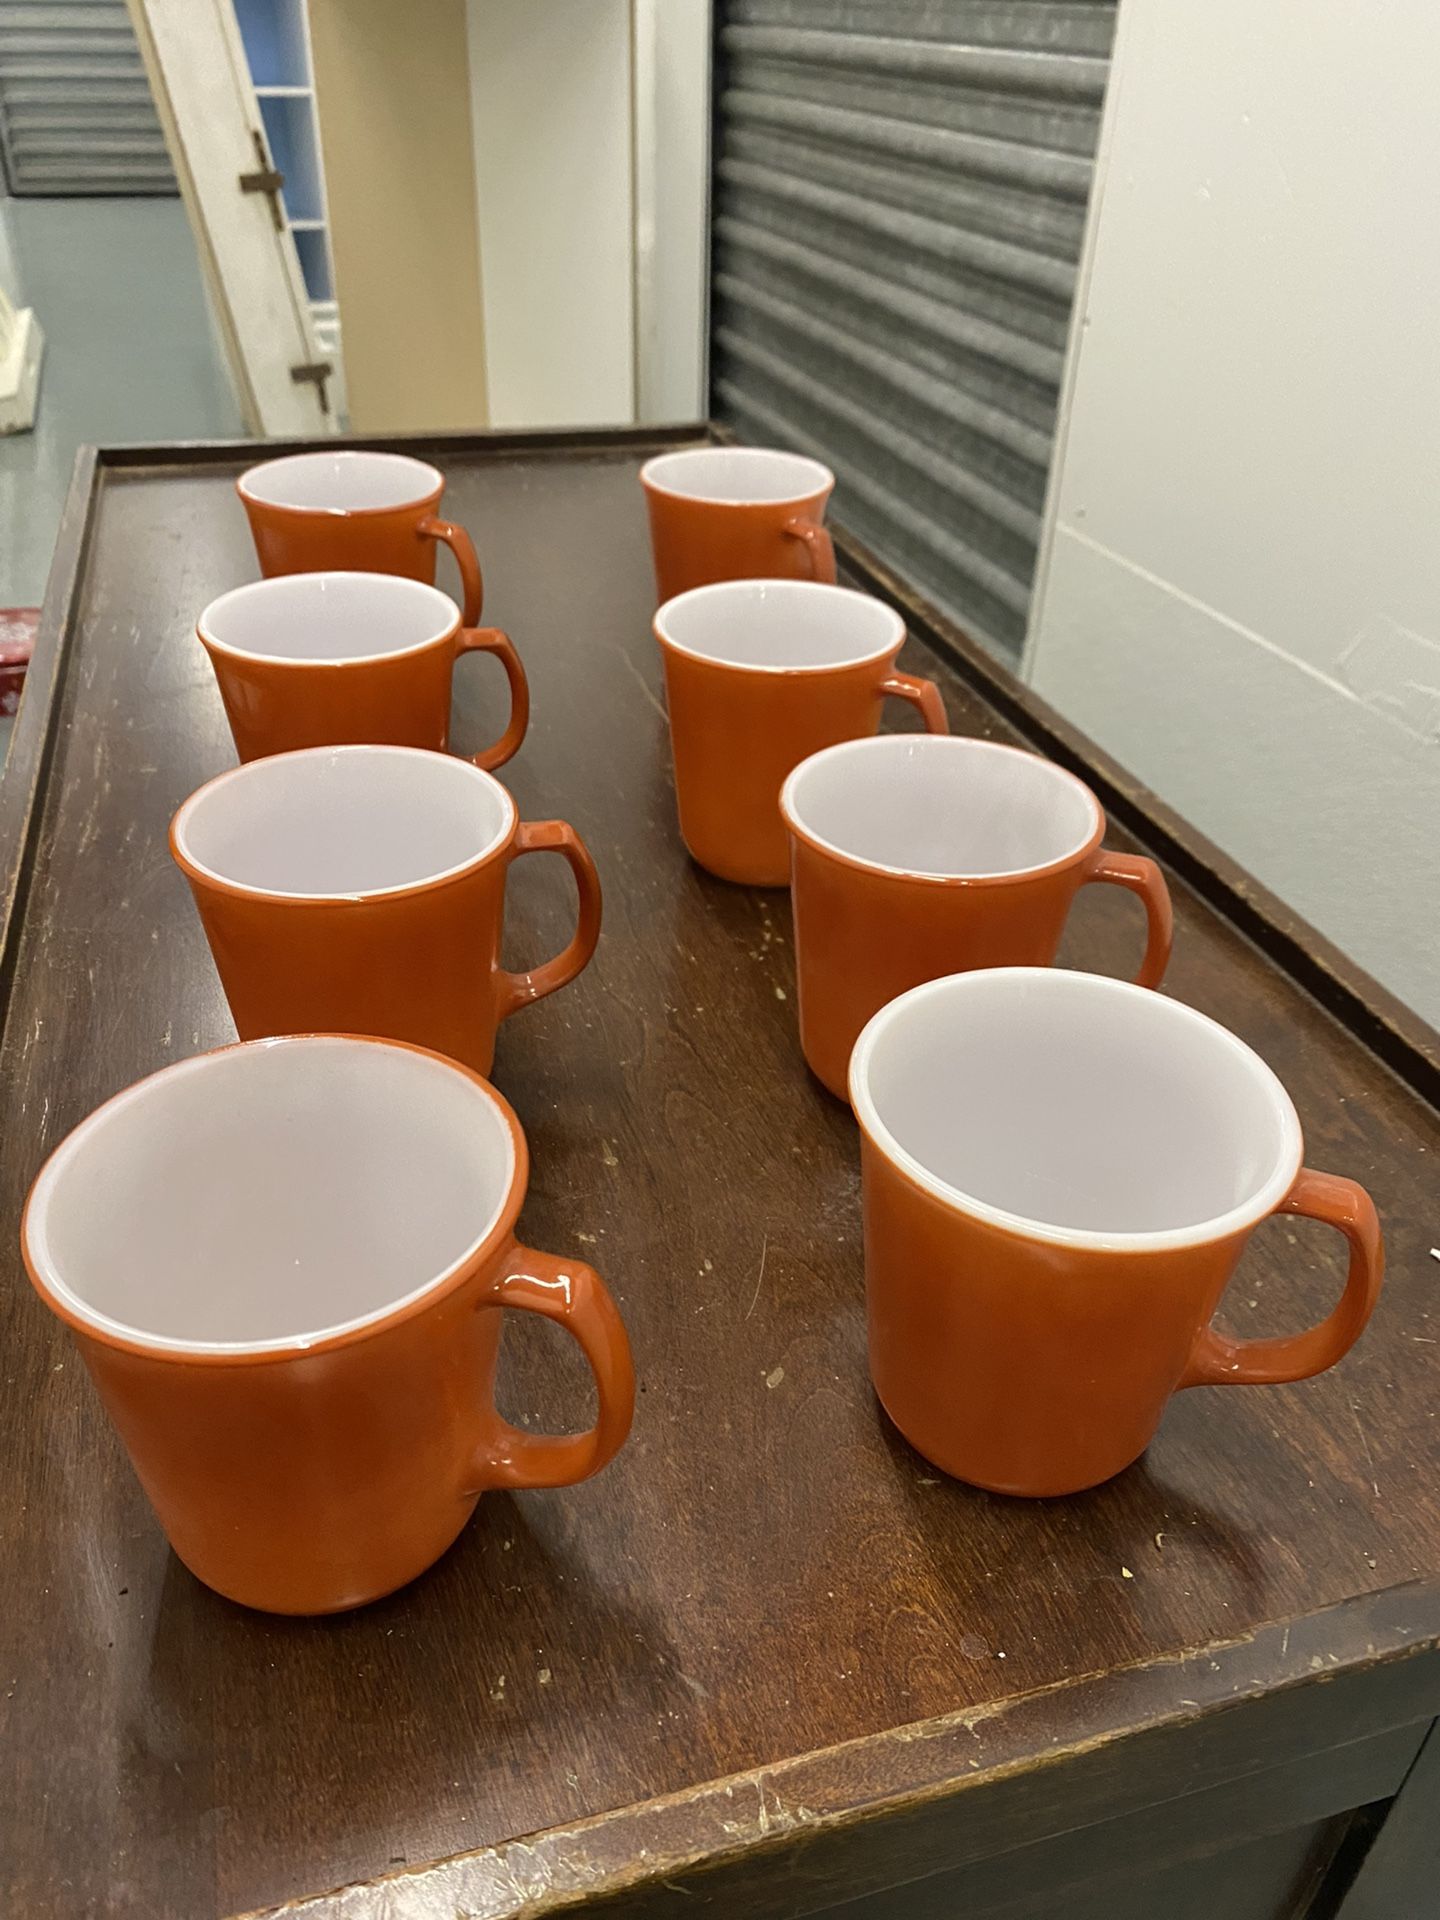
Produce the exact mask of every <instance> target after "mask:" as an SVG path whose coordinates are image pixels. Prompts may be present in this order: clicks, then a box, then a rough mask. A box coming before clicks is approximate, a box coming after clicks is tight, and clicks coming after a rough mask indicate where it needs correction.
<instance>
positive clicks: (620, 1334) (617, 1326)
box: [466, 1243, 635, 1495]
mask: <svg viewBox="0 0 1440 1920" xmlns="http://www.w3.org/2000/svg"><path fill="white" fill-rule="evenodd" d="M511 1260H512V1261H513V1264H512V1265H509V1266H508V1267H507V1269H506V1270H504V1271H502V1273H501V1276H500V1278H498V1279H497V1280H495V1281H494V1282H493V1283H492V1284H491V1287H490V1291H489V1292H488V1293H487V1294H486V1295H485V1297H484V1298H483V1299H482V1300H481V1301H480V1302H479V1303H478V1305H477V1307H476V1311H477V1312H480V1313H483V1312H485V1311H486V1310H487V1309H492V1308H496V1307H516V1308H518V1309H519V1310H520V1311H521V1312H522V1313H538V1314H542V1315H543V1316H544V1318H545V1319H547V1320H554V1321H557V1322H558V1323H559V1325H561V1326H562V1327H564V1329H565V1331H566V1332H567V1333H568V1334H570V1335H571V1336H572V1337H573V1338H574V1339H575V1340H577V1341H578V1342H579V1344H580V1348H581V1350H582V1352H583V1353H584V1355H585V1358H586V1359H587V1360H588V1361H589V1362H590V1371H591V1372H592V1373H593V1374H594V1376H595V1395H596V1399H597V1401H598V1403H599V1417H598V1418H597V1420H596V1422H595V1425H594V1426H593V1427H591V1428H590V1430H589V1431H588V1432H587V1433H567V1434H553V1433H523V1432H522V1431H521V1430H520V1428H519V1427H512V1426H511V1424H510V1422H509V1421H508V1420H503V1419H502V1418H501V1417H500V1415H499V1414H498V1413H497V1414H494V1415H493V1421H492V1423H490V1424H489V1425H488V1430H487V1432H486V1435H485V1437H484V1439H483V1440H482V1441H481V1443H480V1446H479V1448H478V1449H477V1451H476V1453H475V1456H474V1458H473V1459H472V1461H471V1462H470V1469H469V1482H470V1484H469V1485H468V1486H467V1487H466V1493H467V1495H468V1494H472V1493H484V1492H486V1491H487V1490H489V1489H491V1488H495V1487H573V1486H574V1485H576V1483H577V1482H578V1481H581V1480H588V1479H589V1478H590V1476H591V1474H592V1473H598V1472H599V1471H600V1469H601V1468H602V1467H603V1466H605V1465H606V1464H607V1462H609V1461H610V1460H612V1459H613V1458H614V1457H615V1455H616V1454H617V1453H618V1452H619V1451H620V1448H621V1447H622V1446H623V1445H624V1442H625V1436H626V1435H627V1434H628V1433H629V1431H630V1420H631V1416H632V1415H633V1413H634V1411H635V1369H634V1365H633V1363H632V1361H631V1358H630V1342H629V1339H628V1338H627V1337H626V1333H625V1325H624V1322H623V1321H622V1320H621V1318H620V1311H619V1308H618V1307H617V1306H616V1305H615V1302H614V1301H613V1300H612V1299H611V1298H610V1295H609V1293H608V1292H607V1291H606V1289H605V1283H604V1281H603V1280H602V1279H601V1278H600V1276H599V1274H598V1273H596V1272H595V1270H594V1268H593V1267H587V1266H586V1265H585V1263H584V1261H583V1260H560V1259H557V1257H556V1256H555V1255H554V1254H553V1253H537V1252H536V1251H535V1250H534V1249H533V1248H532V1247H522V1246H520V1245H519V1244H518V1243H517V1244H516V1245H515V1246H514V1247H513V1248H512V1250H511Z"/></svg>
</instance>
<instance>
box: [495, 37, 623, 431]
mask: <svg viewBox="0 0 1440 1920" xmlns="http://www.w3.org/2000/svg"><path fill="white" fill-rule="evenodd" d="M469 29H470V90H471V100H472V105H473V138H474V146H475V178H476V196H477V201H478V206H479V215H480V281H481V301H482V305H483V307H484V312H485V366H486V377H487V382H488V386H489V393H490V421H491V425H492V426H497V427H546V426H572V425H592V426H596V425H599V426H610V425H614V424H617V423H622V422H626V421H629V420H632V419H633V418H634V415H635V332H634V275H635V238H634V224H633V219H632V202H631V108H630V5H629V0H469Z"/></svg>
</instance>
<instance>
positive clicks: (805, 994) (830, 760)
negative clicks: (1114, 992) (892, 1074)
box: [780, 734, 1172, 1099]
mask: <svg viewBox="0 0 1440 1920" xmlns="http://www.w3.org/2000/svg"><path fill="white" fill-rule="evenodd" d="M780 805H781V811H782V813H783V814H784V816H785V824H786V826H787V828H788V829H789V833H790V850H791V904H792V908H793V911H794V916H795V971H796V976H797V984H798V999H799V1016H800V1044H801V1047H802V1049H803V1051H804V1054H805V1059H806V1061H807V1062H808V1064H809V1066H810V1070H811V1072H812V1073H814V1074H815V1075H816V1077H817V1078H818V1079H819V1080H821V1081H822V1082H823V1083H824V1085H825V1086H827V1087H828V1088H829V1089H830V1091H831V1092H832V1093H835V1094H839V1095H840V1096H841V1098H842V1099H843V1097H844V1095H845V1088H846V1074H847V1070H848V1068H849V1063H850V1050H851V1048H852V1047H853V1046H854V1044H855V1041H856V1039H857V1038H858V1036H859V1033H860V1029H861V1028H862V1027H863V1026H864V1025H865V1022H866V1021H867V1020H868V1019H869V1018H870V1016H871V1015H872V1014H873V1013H875V1012H876V1011H877V1010H878V1009H879V1008H880V1007H883V1006H884V1005H885V1003H886V1001H887V1000H893V999H894V998H895V996H896V995H897V994H900V993H904V992H905V990H906V989H907V988H908V987H914V986H918V985H919V984H920V982H921V981H923V980H933V979H935V978H936V977H937V976H938V975H940V974H946V973H958V972H960V971H962V970H964V969H967V968H971V967H1003V966H1022V965H1043V964H1048V963H1049V962H1050V961H1051V960H1053V959H1054V957H1055V952H1056V949H1057V948H1058V946H1059V944H1060V935H1061V933H1062V932H1063V930H1064V926H1065V919H1066V916H1067V914H1068V913H1069V911H1070V904H1071V902H1072V901H1073V900H1074V898H1075V895H1076V894H1077V893H1078V892H1079V890H1080V888H1081V887H1082V886H1084V885H1085V883H1086V882H1087V881H1091V880H1095V881H1105V882H1107V883H1109V884H1110V885H1112V886H1118V887H1126V888H1128V889H1130V891H1131V892H1133V893H1138V894H1139V895H1140V897H1141V899H1142V900H1143V901H1144V903H1145V913H1146V918H1147V923H1148V936H1147V939H1146V945H1145V957H1144V959H1143V960H1142V962H1141V965H1140V972H1139V975H1138V976H1137V979H1138V984H1139V985H1141V986H1145V987H1157V986H1159V984H1160V981H1161V979H1162V978H1163V976H1164V973H1165V966H1166V963H1167V961H1168V960H1169V958H1170V941H1171V934H1172V917H1171V909H1170V895H1169V892H1168V891H1167V889H1166V886H1165V880H1164V877H1163V875H1162V874H1161V872H1160V869H1159V868H1158V867H1157V866H1156V865H1155V862H1154V861H1153V860H1146V859H1143V858H1139V857H1137V856H1135V855H1134V854H1128V853H1112V852H1110V851H1109V850H1108V849H1107V848H1105V847H1104V846H1102V845H1101V841H1102V840H1103V838H1104V834H1105V815H1104V813H1103V812H1102V811H1101V807H1100V802H1099V801H1098V800H1097V799H1096V798H1095V796H1094V794H1093V793H1091V791H1090V789H1089V788H1088V787H1087V786H1086V785H1085V784H1084V782H1083V781H1080V780H1077V779H1076V778H1075V776H1074V774H1072V773H1067V772H1065V770H1064V769H1063V768H1062V767H1057V766H1055V765H1053V764H1052V763H1051V762H1050V761H1048V760H1042V759H1041V758H1040V757H1039V755H1038V754H1033V753H1025V752H1022V751H1021V750H1020V749H1019V748H1018V747H1005V746H1000V745H997V744H996V743H995V742H993V741H989V740H972V739H966V738H960V737H955V738H947V739H932V738H926V737H925V736H923V735H917V734H889V735H885V736H884V737H882V738H880V739H875V740H858V741H854V742H851V743H850V744H848V745H845V746H837V747H830V748H828V749H827V750H826V751H825V752H824V753H818V754H815V755H814V756H813V757H812V758H811V759H809V760H806V761H805V762H803V764H802V765H800V766H799V767H797V768H796V769H795V771H794V773H792V774H791V776H790V778H789V779H788V780H787V781H786V783H785V788H784V791H783V793H782V795H781V802H780Z"/></svg>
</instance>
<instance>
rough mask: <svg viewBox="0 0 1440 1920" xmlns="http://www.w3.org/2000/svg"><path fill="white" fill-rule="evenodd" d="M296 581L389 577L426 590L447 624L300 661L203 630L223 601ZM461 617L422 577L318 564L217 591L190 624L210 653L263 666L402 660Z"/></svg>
mask: <svg viewBox="0 0 1440 1920" xmlns="http://www.w3.org/2000/svg"><path fill="white" fill-rule="evenodd" d="M298 580H386V581H393V582H394V583H395V584H396V585H397V586H398V587H400V588H401V589H402V590H407V589H410V588H418V589H419V591H420V592H421V593H425V594H429V595H430V596H431V598H432V599H435V600H439V601H440V602H441V603H442V604H443V605H444V606H445V607H446V608H448V609H449V624H448V625H447V626H446V627H445V628H444V630H443V631H442V632H440V633H433V634H430V635H428V636H427V637H426V638H425V639H423V640H413V641H411V642H410V644H409V645H408V646H404V647H387V648H385V650H384V651H383V652H377V653H359V654H348V653H347V654H316V655H313V656H312V655H306V656H305V657H304V658H303V659H302V658H299V657H297V656H296V655H294V654H288V653H257V652H256V651H255V649H254V648H253V647H237V646H236V645H235V644H234V642H233V641H230V640H221V639H220V638H219V637H218V635H216V634H214V633H211V632H210V631H209V630H208V625H207V623H208V622H209V620H210V618H211V616H212V615H213V614H214V613H215V612H216V610H217V609H218V608H221V607H224V606H225V605H226V604H227V603H228V602H231V601H236V600H243V599H245V598H247V597H249V596H256V597H259V598H264V596H265V594H266V593H267V592H269V591H270V590H271V589H279V590H280V591H282V592H283V591H284V590H285V589H287V588H289V590H290V591H292V592H293V591H294V590H295V589H294V582H296V581H298ZM386 591H388V589H386ZM271 597H272V598H278V597H279V594H278V593H275V594H272V595H271ZM460 617H461V616H460V609H459V607H458V606H457V605H456V604H455V602H454V601H453V600H452V599H451V598H450V596H449V594H448V593H444V592H442V591H441V589H440V588H439V587H432V586H431V585H430V584H429V583H428V582H427V581H424V580H412V579H410V577H409V576H408V575H407V574H400V573H372V572H370V571H369V570H368V569H366V568H363V567H323V568H316V569H315V570H314V571H313V572H310V573H274V574H268V575H266V576H265V577H264V578H263V579H260V580H247V581H245V582H244V584H243V585H241V586H238V587H231V588H229V589H228V590H227V591H226V592H225V593H220V594H217V595H216V596H215V598H214V599H213V600H212V601H211V602H210V604H209V605H208V606H207V607H205V608H204V609H203V610H202V611H201V613H200V616H199V618H198V619H197V620H196V622H195V633H196V637H197V638H198V639H199V641H200V644H201V645H202V646H203V647H206V648H208V649H209V650H210V651H211V652H213V653H223V654H224V655H225V657H226V658H227V659H229V660H249V661H254V662H255V663H257V664H259V665H263V666H267V667H365V666H369V665H370V664H371V662H372V661H379V660H403V659H405V658H407V657H408V656H409V655H410V654H412V653H424V652H425V651H426V649H427V648H429V647H434V646H438V645H439V644H440V643H441V641H444V640H451V639H453V638H454V637H455V635H456V634H457V633H458V632H459V631H460Z"/></svg>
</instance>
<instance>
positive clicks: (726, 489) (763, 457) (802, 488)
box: [640, 447, 835, 507]
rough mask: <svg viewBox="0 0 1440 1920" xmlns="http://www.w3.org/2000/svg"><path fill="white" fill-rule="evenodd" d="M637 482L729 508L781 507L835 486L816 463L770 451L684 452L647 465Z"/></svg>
mask: <svg viewBox="0 0 1440 1920" xmlns="http://www.w3.org/2000/svg"><path fill="white" fill-rule="evenodd" d="M640 477H641V479H642V480H643V481H644V482H645V484H646V485H647V486H650V487H654V488H655V490H656V491H657V492H659V493H672V494H674V495H676V496H677V498H679V499H681V500H709V501H712V502H713V503H714V504H715V505H717V506H732V507H755V506H784V505H785V504H787V503H788V502H792V501H793V502H796V503H798V502H800V501H803V500H811V499H813V498H814V497H815V495H816V494H817V493H827V494H828V493H829V492H830V490H831V488H832V487H833V486H834V485H835V476H834V474H833V473H831V471H830V469H829V468H828V467H826V466H822V465H821V464H820V462H819V461H818V460H811V459H809V458H807V456H806V455H805V454H803V453H782V452H781V451H780V450H779V449H778V448H772V447H684V448H682V449H681V450H680V451H679V452H677V453H661V454H657V455H656V456H655V458H654V459H653V460H647V461H646V462H645V465H644V466H643V467H642V468H641V471H640Z"/></svg>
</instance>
